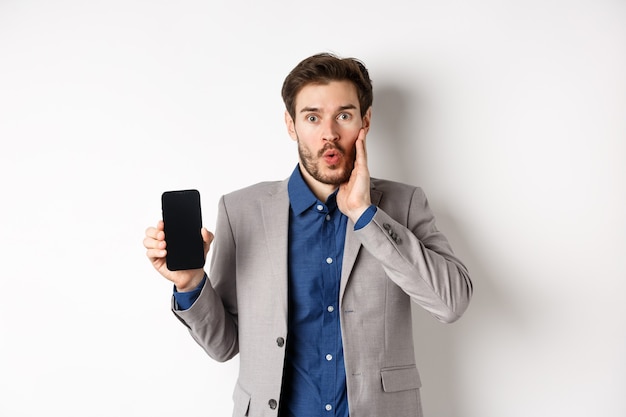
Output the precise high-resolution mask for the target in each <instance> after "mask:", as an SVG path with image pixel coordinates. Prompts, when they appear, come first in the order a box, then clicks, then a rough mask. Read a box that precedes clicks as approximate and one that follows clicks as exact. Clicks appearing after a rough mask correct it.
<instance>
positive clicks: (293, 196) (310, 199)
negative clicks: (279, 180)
mask: <svg viewBox="0 0 626 417" xmlns="http://www.w3.org/2000/svg"><path fill="white" fill-rule="evenodd" d="M287 190H288V192H289V203H290V204H291V209H292V210H293V213H294V214H295V215H296V216H297V215H300V214H302V213H303V212H304V211H305V210H306V209H308V208H309V207H311V206H312V205H314V204H316V203H317V202H318V201H319V200H318V199H317V197H315V194H313V192H312V191H311V189H310V188H309V186H308V185H307V184H306V182H304V178H302V173H301V172H300V165H296V168H295V169H294V170H293V172H292V173H291V177H289V183H288V185H287ZM336 195H337V190H335V192H333V193H332V194H331V195H330V196H328V200H327V201H326V203H325V204H326V205H327V206H328V208H329V209H330V210H331V211H332V209H333V208H334V207H336V205H337V203H336Z"/></svg>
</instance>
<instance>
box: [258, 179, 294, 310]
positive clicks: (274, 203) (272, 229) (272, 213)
mask: <svg viewBox="0 0 626 417" xmlns="http://www.w3.org/2000/svg"><path fill="white" fill-rule="evenodd" d="M261 217H262V220H263V228H264V230H265V240H266V244H267V251H268V254H269V258H268V262H269V263H270V264H271V270H272V280H273V284H275V285H270V284H269V283H268V287H271V288H277V289H278V294H277V295H278V297H277V302H278V303H280V306H281V308H282V309H283V311H284V312H285V314H286V313H287V297H288V292H287V262H288V260H287V256H288V236H289V194H288V193H287V181H286V180H285V181H283V182H281V183H279V185H278V187H277V189H276V190H275V192H273V193H270V194H268V195H267V196H266V197H264V199H263V201H261ZM252 238H253V239H254V237H252ZM285 317H286V316H285Z"/></svg>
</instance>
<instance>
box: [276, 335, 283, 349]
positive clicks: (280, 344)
mask: <svg viewBox="0 0 626 417" xmlns="http://www.w3.org/2000/svg"><path fill="white" fill-rule="evenodd" d="M276 344H277V345H278V347H283V346H285V339H283V338H282V337H279V338H278V339H276Z"/></svg>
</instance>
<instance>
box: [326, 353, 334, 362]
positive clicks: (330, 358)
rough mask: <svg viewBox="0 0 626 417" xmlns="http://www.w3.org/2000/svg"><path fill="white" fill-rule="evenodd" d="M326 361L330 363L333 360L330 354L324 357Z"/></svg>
mask: <svg viewBox="0 0 626 417" xmlns="http://www.w3.org/2000/svg"><path fill="white" fill-rule="evenodd" d="M326 360H327V361H332V360H333V355H331V354H330V353H329V354H328V355H326Z"/></svg>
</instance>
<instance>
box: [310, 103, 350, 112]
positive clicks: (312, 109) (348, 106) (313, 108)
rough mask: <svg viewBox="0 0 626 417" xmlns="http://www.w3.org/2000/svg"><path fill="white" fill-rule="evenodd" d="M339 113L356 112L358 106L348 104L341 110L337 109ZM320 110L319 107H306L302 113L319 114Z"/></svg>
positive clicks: (340, 107)
mask: <svg viewBox="0 0 626 417" xmlns="http://www.w3.org/2000/svg"><path fill="white" fill-rule="evenodd" d="M337 110H338V111H342V110H356V106H355V105H354V104H346V105H343V106H339V108H338V109H337ZM319 111H320V109H319V107H304V108H302V110H300V113H309V112H314V113H316V112H319Z"/></svg>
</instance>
